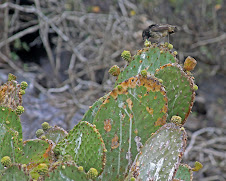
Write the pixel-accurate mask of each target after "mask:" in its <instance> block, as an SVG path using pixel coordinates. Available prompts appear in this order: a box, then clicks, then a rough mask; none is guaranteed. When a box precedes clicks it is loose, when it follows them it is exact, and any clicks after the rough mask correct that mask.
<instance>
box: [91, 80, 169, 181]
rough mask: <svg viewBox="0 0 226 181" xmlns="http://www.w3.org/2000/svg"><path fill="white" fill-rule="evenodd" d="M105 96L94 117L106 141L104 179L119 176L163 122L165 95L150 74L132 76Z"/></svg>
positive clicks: (165, 112) (165, 103) (125, 171)
mask: <svg viewBox="0 0 226 181" xmlns="http://www.w3.org/2000/svg"><path fill="white" fill-rule="evenodd" d="M119 86H121V88H122V89H118V88H115V89H114V90H113V91H112V92H111V93H110V95H109V96H108V97H107V98H106V100H105V101H104V103H103V105H102V106H101V107H100V109H99V111H98V112H97V115H96V117H95V120H94V124H96V127H97V129H98V130H99V131H100V133H101V135H102V137H103V139H104V143H105V144H106V148H107V150H108V152H107V163H106V166H105V170H104V173H103V180H109V181H110V180H122V179H123V178H124V177H125V176H126V174H127V169H128V168H129V167H130V166H131V164H132V162H133V159H134V158H135V156H136V154H137V153H138V150H139V149H140V147H141V146H142V143H145V141H146V140H147V139H148V138H149V137H150V135H151V133H153V132H155V131H156V130H157V129H158V128H160V127H161V126H162V125H164V124H165V123H166V116H167V98H166V92H165V91H164V88H163V86H162V85H161V84H160V83H159V82H158V80H157V79H155V78H153V77H150V76H148V77H146V78H145V77H142V76H141V75H140V76H137V77H132V78H130V79H128V80H126V81H125V82H123V83H121V84H120V85H119Z"/></svg>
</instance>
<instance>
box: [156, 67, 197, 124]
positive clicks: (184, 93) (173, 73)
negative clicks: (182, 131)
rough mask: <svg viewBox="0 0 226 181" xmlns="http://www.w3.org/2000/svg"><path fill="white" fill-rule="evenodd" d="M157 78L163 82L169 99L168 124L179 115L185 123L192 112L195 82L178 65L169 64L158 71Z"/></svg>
mask: <svg viewBox="0 0 226 181" xmlns="http://www.w3.org/2000/svg"><path fill="white" fill-rule="evenodd" d="M155 76H156V77H157V78H160V79H162V80H163V85H164V86H165V88H166V92H167V97H168V99H169V102H168V107H169V112H168V122H170V119H171V117H172V116H174V115H177V116H180V117H181V118H182V124H184V123H185V121H186V119H187V117H188V115H189V114H190V112H191V109H192V106H193V102H194V98H195V92H194V90H193V84H194V83H193V80H192V78H191V77H189V76H188V75H187V74H186V73H185V72H184V71H183V69H182V68H181V66H180V65H178V64H167V65H164V66H162V67H160V69H158V70H156V73H155Z"/></svg>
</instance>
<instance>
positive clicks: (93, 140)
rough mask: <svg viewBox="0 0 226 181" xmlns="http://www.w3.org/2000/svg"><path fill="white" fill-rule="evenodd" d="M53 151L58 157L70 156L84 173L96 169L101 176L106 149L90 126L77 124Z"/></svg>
mask: <svg viewBox="0 0 226 181" xmlns="http://www.w3.org/2000/svg"><path fill="white" fill-rule="evenodd" d="M55 150H58V151H59V153H60V155H62V156H65V155H70V156H72V158H73V160H74V161H75V162H76V164H78V165H79V166H83V167H84V170H85V171H86V172H88V171H89V169H90V168H92V167H93V168H96V169H97V171H98V173H99V174H101V173H102V171H103V168H104V165H105V160H106V153H105V152H106V149H105V145H104V142H103V139H102V137H101V135H100V133H99V132H98V130H97V129H96V128H95V126H93V125H92V124H90V123H88V122H86V121H82V122H80V123H79V124H77V125H76V126H75V127H74V128H73V129H72V130H71V131H70V132H69V134H68V135H67V136H66V137H65V138H64V140H62V141H61V142H59V143H58V144H57V145H56V147H55Z"/></svg>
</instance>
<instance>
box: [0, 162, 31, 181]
mask: <svg viewBox="0 0 226 181" xmlns="http://www.w3.org/2000/svg"><path fill="white" fill-rule="evenodd" d="M18 167H19V166H16V165H13V166H11V167H9V168H7V169H6V170H4V172H2V173H1V174H0V180H1V181H17V180H19V181H28V180H29V177H28V176H27V175H26V174H25V173H24V172H23V171H21V170H20V169H19V168H18Z"/></svg>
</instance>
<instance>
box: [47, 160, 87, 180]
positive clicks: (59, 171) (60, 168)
mask: <svg viewBox="0 0 226 181" xmlns="http://www.w3.org/2000/svg"><path fill="white" fill-rule="evenodd" d="M53 180H57V181H65V180H70V181H88V180H89V179H88V178H87V177H86V173H85V172H84V171H83V170H79V169H78V167H77V166H76V165H75V164H73V163H58V164H56V165H55V166H54V168H52V169H51V172H50V173H49V176H46V177H45V181H53Z"/></svg>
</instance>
